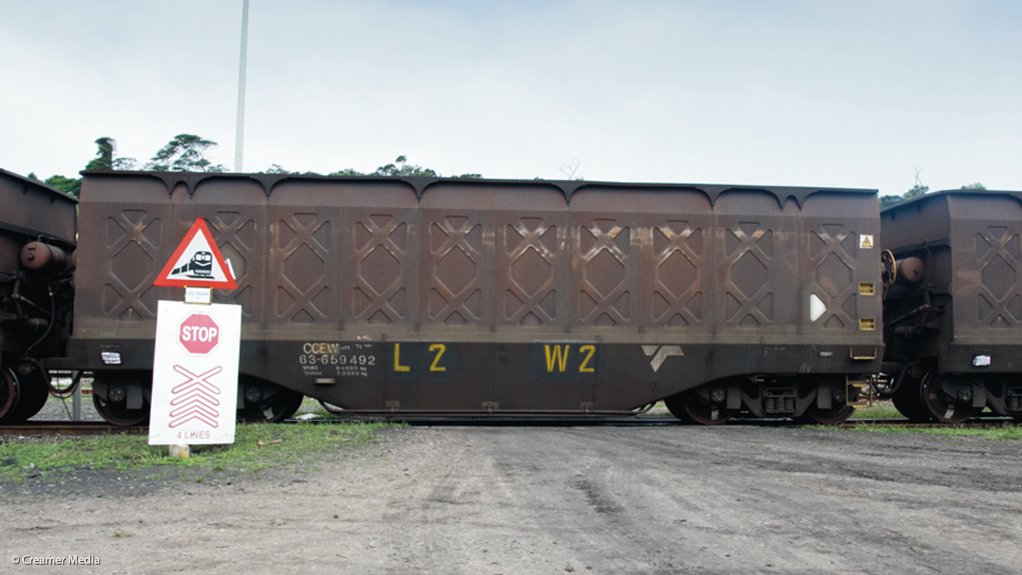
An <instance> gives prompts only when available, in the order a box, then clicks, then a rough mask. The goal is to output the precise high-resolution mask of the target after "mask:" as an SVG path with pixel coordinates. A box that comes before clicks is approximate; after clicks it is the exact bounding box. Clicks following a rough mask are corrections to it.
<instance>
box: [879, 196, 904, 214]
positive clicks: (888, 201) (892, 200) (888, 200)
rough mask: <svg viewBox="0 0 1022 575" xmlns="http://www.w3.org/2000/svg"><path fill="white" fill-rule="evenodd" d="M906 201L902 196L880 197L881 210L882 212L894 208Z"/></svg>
mask: <svg viewBox="0 0 1022 575" xmlns="http://www.w3.org/2000/svg"><path fill="white" fill-rule="evenodd" d="M904 199H905V198H903V197H901V196H891V195H887V196H880V209H881V210H882V209H884V208H889V207H891V206H893V205H894V204H897V203H899V202H901V201H903V200H904Z"/></svg>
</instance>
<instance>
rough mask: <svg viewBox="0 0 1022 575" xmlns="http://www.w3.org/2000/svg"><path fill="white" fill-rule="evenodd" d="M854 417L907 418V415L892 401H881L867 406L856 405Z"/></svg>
mask: <svg viewBox="0 0 1022 575" xmlns="http://www.w3.org/2000/svg"><path fill="white" fill-rule="evenodd" d="M852 419H853V420H855V419H905V416H904V415H902V414H901V412H900V411H898V410H897V408H895V407H894V405H893V404H891V403H890V402H881V403H874V404H873V405H870V406H867V407H856V408H855V413H853V414H852Z"/></svg>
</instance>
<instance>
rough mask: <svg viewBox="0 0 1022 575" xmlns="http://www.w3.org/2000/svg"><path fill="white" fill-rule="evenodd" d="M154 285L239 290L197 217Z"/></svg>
mask: <svg viewBox="0 0 1022 575" xmlns="http://www.w3.org/2000/svg"><path fill="white" fill-rule="evenodd" d="M153 285H156V286H164V287H208V288H223V289H238V282H236V281H234V274H233V273H232V272H231V269H230V268H229V267H227V262H226V261H225V260H224V254H222V253H220V248H218V247H217V245H216V242H215V241H213V235H212V234H210V233H209V228H208V227H207V226H206V222H205V221H204V220H203V219H202V218H196V220H195V223H194V224H192V227H191V228H190V229H189V230H188V233H187V234H185V237H184V239H183V240H181V243H180V244H178V246H177V249H176V250H174V255H172V256H170V259H169V260H167V265H165V266H163V270H162V271H160V275H158V276H156V281H154V282H153Z"/></svg>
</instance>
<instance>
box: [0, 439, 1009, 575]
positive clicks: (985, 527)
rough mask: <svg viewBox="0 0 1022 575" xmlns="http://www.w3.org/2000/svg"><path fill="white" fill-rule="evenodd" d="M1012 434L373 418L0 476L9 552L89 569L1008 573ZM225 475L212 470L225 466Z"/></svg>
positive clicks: (44, 569)
mask: <svg viewBox="0 0 1022 575" xmlns="http://www.w3.org/2000/svg"><path fill="white" fill-rule="evenodd" d="M1020 452H1022V445H1020V443H1019V442H1010V441H987V440H982V439H972V438H941V437H930V436H923V435H915V434H871V433H861V432H852V431H840V430H834V431H830V430H827V431H819V430H812V429H797V428H763V427H742V426H734V427H727V428H723V429H711V428H699V427H655V428H652V427H651V428H634V427H627V428H606V427H569V428H530V427H447V428H444V427H433V428H422V427H419V428H404V429H397V430H390V431H386V432H384V433H383V434H382V440H381V441H379V442H377V443H374V444H371V445H369V446H367V447H364V448H361V449H359V450H357V451H354V452H351V451H348V452H343V453H337V454H331V455H330V456H328V457H327V458H325V459H324V460H323V461H321V462H319V463H318V465H317V466H316V468H315V469H309V470H307V471H305V472H295V471H288V470H279V471H275V472H272V473H266V474H263V475H261V476H258V477H255V478H253V477H252V476H250V475H248V476H241V477H240V478H238V477H235V478H231V479H228V480H224V481H221V482H218V483H216V484H210V483H203V484H196V483H194V482H188V481H184V480H180V479H173V480H167V481H164V482H156V483H154V482H152V481H147V480H143V479H134V478H131V477H115V476H113V475H112V474H110V473H107V474H97V475H96V476H95V477H93V478H92V479H91V481H90V480H88V478H86V481H85V482H86V483H90V484H94V486H93V487H91V488H88V489H81V490H80V491H76V492H74V493H70V494H63V495H55V494H54V492H53V490H52V488H46V486H40V485H34V484H33V480H29V481H27V482H26V483H25V484H23V485H22V486H19V487H17V488H12V487H11V486H6V487H4V490H3V492H2V493H0V503H2V505H3V510H4V521H3V524H2V525H0V549H2V552H3V553H4V555H5V556H4V557H3V558H2V559H3V561H4V569H3V572H5V573H51V572H56V571H61V572H67V571H68V568H67V567H56V566H25V565H18V566H17V567H14V566H12V565H11V558H12V557H15V556H16V557H18V558H22V557H25V556H31V557H39V558H46V557H65V558H66V557H67V556H68V555H69V554H73V555H78V556H93V557H96V558H98V560H99V561H100V565H99V566H92V567H89V566H85V567H82V566H79V567H75V568H74V570H75V572H96V573H131V574H135V573H181V572H204V573H288V572H303V573H360V574H361V573H369V574H374V573H380V574H391V573H393V574H405V573H445V574H446V573H465V574H472V575H475V574H480V573H482V574H486V573H489V574H518V573H678V572H691V573H735V572H761V573H818V572H827V573H881V572H898V573H934V572H936V573H954V572H966V573H1018V572H1019V571H1020V566H1022V546H1019V545H1018V539H1019V536H1020V534H1022V465H1020V463H1022V453H1020ZM228 477H230V476H228Z"/></svg>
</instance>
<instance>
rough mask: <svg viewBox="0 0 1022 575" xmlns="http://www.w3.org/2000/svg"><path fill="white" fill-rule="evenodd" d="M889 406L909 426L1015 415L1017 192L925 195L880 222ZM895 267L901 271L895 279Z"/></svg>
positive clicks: (1020, 369) (1021, 357) (1021, 301)
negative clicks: (886, 277) (886, 285)
mask: <svg viewBox="0 0 1022 575" xmlns="http://www.w3.org/2000/svg"><path fill="white" fill-rule="evenodd" d="M881 225H882V230H883V234H882V235H883V247H884V248H885V249H886V250H889V254H890V256H889V257H888V258H887V260H888V262H897V263H898V264H901V265H900V266H898V265H894V266H889V267H891V268H892V269H893V270H894V273H895V276H905V275H909V276H912V277H910V278H908V279H905V278H904V277H901V278H898V277H896V278H895V282H894V285H893V286H892V287H891V289H890V290H889V291H888V293H887V296H886V298H885V303H886V306H885V307H886V309H885V314H886V318H885V319H886V322H885V331H886V334H885V335H886V339H887V342H888V351H887V358H886V362H887V367H885V369H887V370H888V371H890V372H892V373H896V374H898V377H897V378H896V380H895V389H894V393H893V397H894V401H895V404H896V405H897V407H898V409H899V410H900V411H902V412H903V413H904V414H905V415H907V416H908V417H910V418H911V419H915V420H928V419H935V420H938V421H946V422H957V421H963V420H965V419H967V418H969V417H972V416H973V415H976V414H977V413H979V412H980V411H981V410H982V409H983V408H984V407H990V409H991V410H992V411H993V412H995V413H998V414H1002V415H1013V416H1015V417H1016V418H1020V417H1022V240H1020V238H1022V194H1020V193H1018V192H997V191H986V190H955V191H946V192H938V193H933V194H927V195H925V196H923V197H921V198H919V199H916V200H913V201H910V202H904V203H901V204H897V205H895V206H893V207H891V208H889V209H887V210H885V211H884V212H883V214H882V218H881ZM899 267H900V268H908V269H907V274H906V272H899V271H898V269H899Z"/></svg>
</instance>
